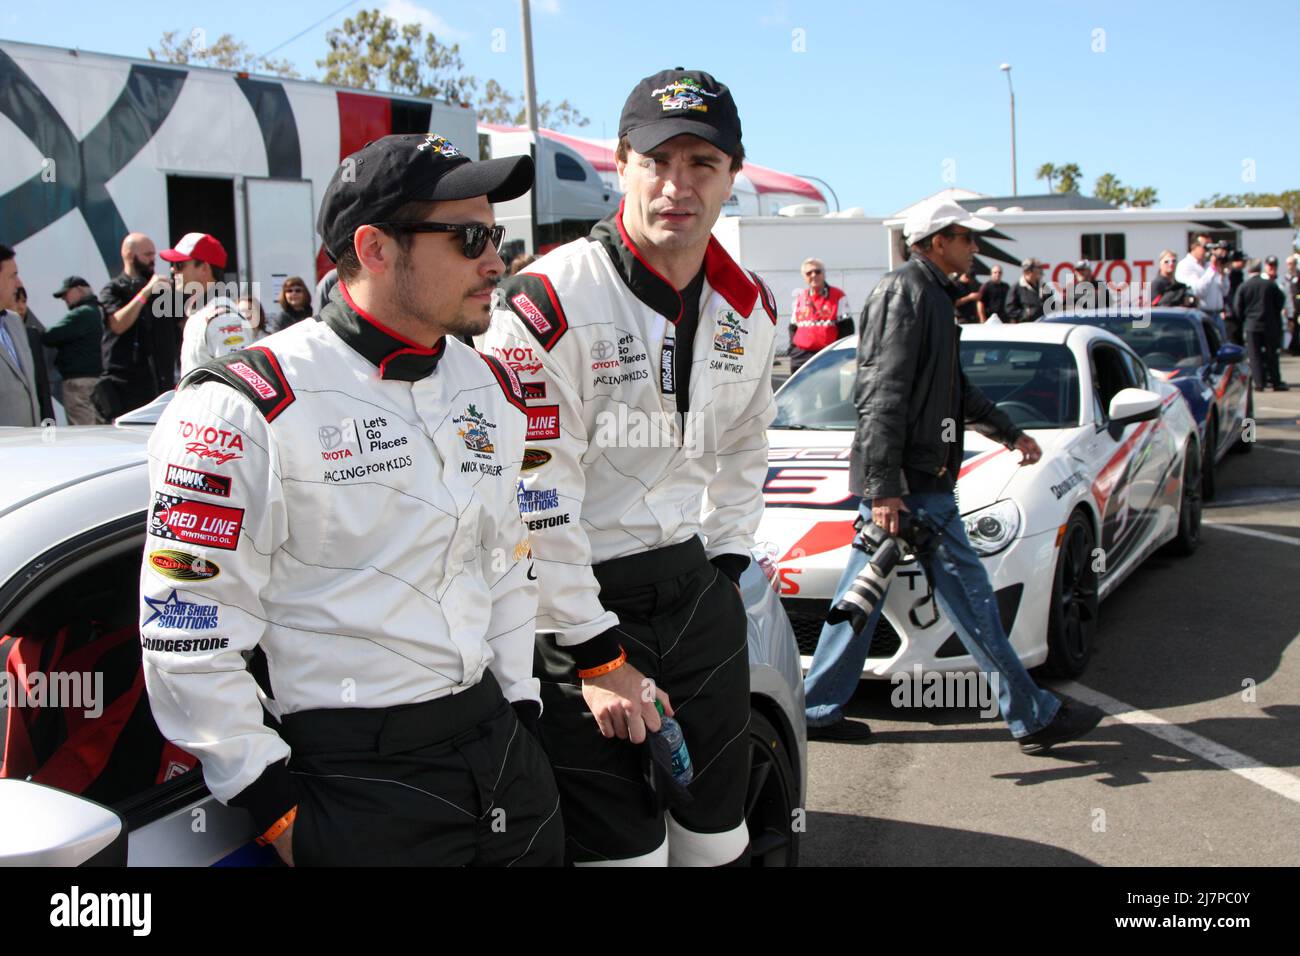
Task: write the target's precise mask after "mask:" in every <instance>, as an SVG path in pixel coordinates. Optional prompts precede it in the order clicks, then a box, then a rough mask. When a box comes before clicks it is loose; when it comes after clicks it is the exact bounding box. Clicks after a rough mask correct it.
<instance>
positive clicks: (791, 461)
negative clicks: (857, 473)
mask: <svg viewBox="0 0 1300 956" xmlns="http://www.w3.org/2000/svg"><path fill="white" fill-rule="evenodd" d="M849 454H850V451H849V449H848V448H772V449H769V450H768V454H767V460H768V469H767V481H766V482H765V483H764V485H763V501H764V502H765V503H766V504H768V505H777V506H781V505H784V506H787V507H798V508H839V509H842V508H843V507H845V506H846V505H849V503H850V502H851V503H852V504H851V505H850V506H851V507H852V508H854V509H856V508H857V499H856V497H855V496H854V495H853V493H852V492H850V491H849V462H848V459H849Z"/></svg>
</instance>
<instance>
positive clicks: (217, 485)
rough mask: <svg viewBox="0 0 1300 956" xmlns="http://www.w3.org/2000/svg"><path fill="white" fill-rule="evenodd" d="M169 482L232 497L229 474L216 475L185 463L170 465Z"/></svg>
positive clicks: (190, 489)
mask: <svg viewBox="0 0 1300 956" xmlns="http://www.w3.org/2000/svg"><path fill="white" fill-rule="evenodd" d="M165 480H166V482H167V484H169V485H173V486H175V487H177V488H184V489H185V490H186V491H199V492H202V493H203V494H205V495H216V496H217V497H220V498H229V497H230V487H231V480H230V477H229V476H227V475H214V474H212V472H210V471H196V470H195V469H193V468H186V467H185V466H184V465H168V466H167V474H166V478H165Z"/></svg>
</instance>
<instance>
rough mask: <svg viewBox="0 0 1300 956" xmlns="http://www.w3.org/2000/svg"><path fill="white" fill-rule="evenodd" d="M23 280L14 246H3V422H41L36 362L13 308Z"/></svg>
mask: <svg viewBox="0 0 1300 956" xmlns="http://www.w3.org/2000/svg"><path fill="white" fill-rule="evenodd" d="M21 284H22V281H21V280H20V279H19V278H18V262H17V260H16V259H15V258H14V251H13V249H11V248H9V247H8V246H6V245H0V425H28V426H31V425H39V424H40V421H41V409H40V402H39V399H38V396H37V391H36V363H35V361H34V360H33V359H32V350H31V346H30V345H29V344H28V341H27V329H26V328H25V327H24V326H23V320H22V318H21V317H20V316H19V315H18V313H17V312H15V311H13V309H14V306H15V304H16V303H15V302H14V296H15V294H16V293H17V291H18V287H19V286H20V285H21Z"/></svg>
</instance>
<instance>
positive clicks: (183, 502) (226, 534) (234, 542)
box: [149, 492, 244, 551]
mask: <svg viewBox="0 0 1300 956" xmlns="http://www.w3.org/2000/svg"><path fill="white" fill-rule="evenodd" d="M243 524H244V509H243V508H228V507H226V506H225V505H213V504H208V503H207V502H206V501H193V500H191V499H189V498H181V497H180V496H178V495H165V494H163V493H162V492H154V496H153V512H152V513H151V514H150V516H149V533H150V534H152V535H154V536H155V537H158V538H169V539H171V540H172V541H184V542H185V543H186V544H198V545H204V546H205V547H209V548H220V549H221V550H223V551H234V550H235V549H236V548H238V547H239V529H240V528H242V527H243Z"/></svg>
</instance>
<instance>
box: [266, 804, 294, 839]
mask: <svg viewBox="0 0 1300 956" xmlns="http://www.w3.org/2000/svg"><path fill="white" fill-rule="evenodd" d="M296 816H298V808H297V807H294V808H293V809H291V810H290V811H289V812H288V813H286V814H285V815H284V816H282V817H281V818H280V819H278V820H276V821H275V822H274V823H272V824H271V826H270V827H269V828H268V829H267V831H266V832H265V833H263V834H262V835H261V836H260V837H258V838H257V845H258V846H266V845H267V844H268V843H274V842H275V841H276V840H278V839H279V838H280V835H281V834H282V833H284V831H285V830H287V829H289V827H291V826H292V825H293V820H294V817H296Z"/></svg>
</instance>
